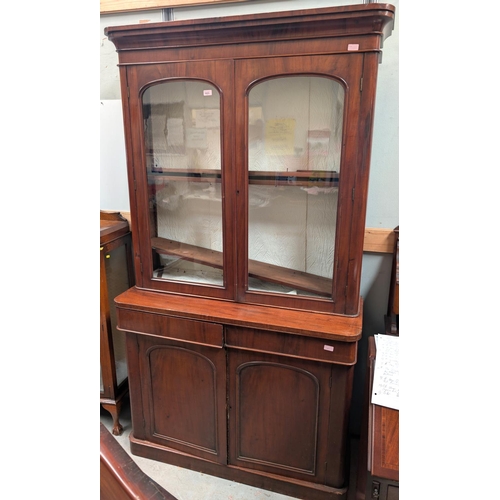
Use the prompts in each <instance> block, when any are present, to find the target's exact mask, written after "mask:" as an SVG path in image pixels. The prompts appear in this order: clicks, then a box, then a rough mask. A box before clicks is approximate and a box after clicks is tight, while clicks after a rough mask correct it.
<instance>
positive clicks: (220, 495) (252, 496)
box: [100, 400, 358, 500]
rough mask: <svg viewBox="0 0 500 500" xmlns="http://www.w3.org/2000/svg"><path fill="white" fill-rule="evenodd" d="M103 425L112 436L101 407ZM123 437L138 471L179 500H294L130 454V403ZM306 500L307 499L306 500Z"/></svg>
mask: <svg viewBox="0 0 500 500" xmlns="http://www.w3.org/2000/svg"><path fill="white" fill-rule="evenodd" d="M100 416H101V422H102V423H103V424H104V426H105V427H106V428H107V429H108V430H109V431H110V432H111V429H112V424H113V421H112V418H111V415H110V414H109V413H108V412H107V411H106V410H104V409H103V408H102V407H101V415H100ZM120 423H121V424H122V426H123V433H122V434H121V435H120V436H114V437H115V438H116V440H117V441H118V443H119V444H120V445H121V446H122V447H123V448H124V450H125V451H126V452H127V453H128V454H129V455H130V456H131V457H132V459H133V460H134V461H135V462H136V464H137V465H138V466H139V468H140V469H141V470H142V471H143V472H144V473H145V474H147V475H148V476H149V477H151V479H153V480H155V481H156V482H157V483H158V484H160V485H161V486H163V487H164V488H165V489H166V490H167V491H169V492H170V493H171V494H172V495H174V496H175V497H177V498H178V500H261V499H262V500H293V497H289V496H286V495H281V494H279V493H273V492H271V491H267V490H261V489H258V488H253V487H251V486H247V485H244V484H240V483H235V482H234V481H228V480H225V479H221V478H218V477H213V476H210V475H207V474H201V473H198V472H194V471H191V470H188V469H183V468H181V467H176V466H173V465H169V464H164V463H162V462H156V461H154V460H150V459H147V458H143V457H137V456H134V455H132V454H131V453H130V445H129V439H128V437H129V434H130V431H131V420H130V406H129V404H128V400H127V401H125V402H124V406H123V408H122V411H121V413H120ZM357 445H358V440H357V439H352V440H351V471H350V476H351V479H350V487H349V493H348V498H347V500H354V499H355V488H354V487H355V477H356V476H355V472H356V463H357ZM305 500H307V499H305Z"/></svg>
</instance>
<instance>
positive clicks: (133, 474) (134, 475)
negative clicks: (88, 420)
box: [99, 423, 177, 500]
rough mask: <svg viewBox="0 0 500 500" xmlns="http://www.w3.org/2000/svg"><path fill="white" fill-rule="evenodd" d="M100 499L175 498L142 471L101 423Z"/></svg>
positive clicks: (154, 499) (168, 499)
mask: <svg viewBox="0 0 500 500" xmlns="http://www.w3.org/2000/svg"><path fill="white" fill-rule="evenodd" d="M100 426H101V454H100V462H99V463H100V499H101V500H132V499H137V498H144V499H148V500H177V499H176V498H175V497H174V496H173V495H171V494H170V493H169V492H168V491H167V490H165V488H163V487H162V486H161V485H159V484H158V483H157V482H156V481H154V480H153V479H151V478H150V477H149V476H148V475H147V474H145V473H144V472H143V471H142V470H141V469H140V468H139V467H138V466H137V464H136V463H135V462H134V461H133V460H132V458H131V457H130V456H129V455H128V453H127V452H126V451H125V450H124V449H123V448H122V447H121V446H120V445H119V444H118V442H117V441H116V439H115V438H114V437H113V436H112V435H111V434H110V432H109V431H108V429H106V427H104V425H103V424H102V423H101V424H100Z"/></svg>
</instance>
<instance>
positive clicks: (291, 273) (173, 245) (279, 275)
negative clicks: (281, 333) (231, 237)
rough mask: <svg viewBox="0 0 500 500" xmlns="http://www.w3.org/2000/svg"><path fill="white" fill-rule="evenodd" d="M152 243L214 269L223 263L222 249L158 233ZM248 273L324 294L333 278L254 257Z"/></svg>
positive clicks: (326, 293) (160, 250)
mask: <svg viewBox="0 0 500 500" xmlns="http://www.w3.org/2000/svg"><path fill="white" fill-rule="evenodd" d="M151 246H152V248H153V249H154V250H156V251H157V252H158V253H161V254H167V255H174V256H176V257H180V258H181V259H184V260H187V261H190V262H198V263H200V264H204V265H208V266H212V267H215V268H217V269H222V267H223V262H222V253H221V252H217V251H215V250H209V249H207V248H202V247H197V246H194V245H188V244H186V243H180V242H178V241H173V240H168V239H166V238H159V237H157V238H152V239H151ZM248 274H249V276H251V277H253V278H258V279H262V280H265V281H267V282H270V283H275V284H278V285H284V286H289V287H292V288H297V289H299V290H303V291H305V292H310V293H315V294H317V295H321V296H323V297H330V296H331V293H332V280H331V279H329V278H323V277H322V276H316V275H314V274H309V273H305V272H302V271H296V270H294V269H288V268H286V267H280V266H275V265H272V264H266V263H264V262H259V261H256V260H250V261H249V262H248Z"/></svg>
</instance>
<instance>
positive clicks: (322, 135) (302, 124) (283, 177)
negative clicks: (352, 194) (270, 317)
mask: <svg viewBox="0 0 500 500" xmlns="http://www.w3.org/2000/svg"><path fill="white" fill-rule="evenodd" d="M343 115H344V88H343V87H342V85H341V84H340V83H338V82H337V81H335V80H333V79H331V78H326V77H320V76H293V77H281V78H275V79H272V80H266V81H264V82H262V83H259V84H257V85H255V86H254V87H252V89H251V90H250V93H249V113H248V116H249V121H248V135H249V137H248V144H249V146H248V170H249V172H248V177H249V192H248V258H249V262H248V274H249V276H248V289H249V290H252V291H266V292H274V293H286V294H293V295H306V296H315V297H326V298H331V293H332V276H333V262H334V252H335V228H336V222H337V201H338V178H339V171H340V160H341V151H342V124H343Z"/></svg>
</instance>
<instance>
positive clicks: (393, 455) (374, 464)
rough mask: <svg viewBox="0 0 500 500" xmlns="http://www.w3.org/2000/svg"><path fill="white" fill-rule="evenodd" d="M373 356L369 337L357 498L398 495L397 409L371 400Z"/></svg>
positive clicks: (394, 498) (385, 498)
mask: <svg viewBox="0 0 500 500" xmlns="http://www.w3.org/2000/svg"><path fill="white" fill-rule="evenodd" d="M375 358H376V347H375V339H374V338H373V337H369V338H368V366H367V384H366V391H365V392H366V394H365V410H366V411H365V417H364V423H363V431H362V434H361V438H360V447H359V464H358V478H357V486H356V500H365V499H370V500H372V499H373V500H378V499H380V500H397V499H398V498H399V411H398V410H393V409H392V408H386V407H384V406H379V405H374V404H371V403H370V399H371V393H372V384H373V373H374V365H375Z"/></svg>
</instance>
